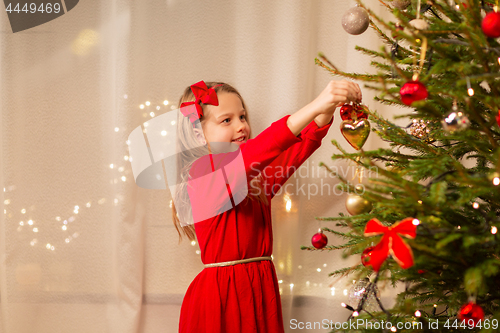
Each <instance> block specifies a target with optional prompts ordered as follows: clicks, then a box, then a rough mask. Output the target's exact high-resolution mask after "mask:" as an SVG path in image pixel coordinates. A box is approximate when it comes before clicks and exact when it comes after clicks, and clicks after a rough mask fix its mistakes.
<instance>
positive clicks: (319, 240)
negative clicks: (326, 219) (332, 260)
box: [311, 229, 328, 249]
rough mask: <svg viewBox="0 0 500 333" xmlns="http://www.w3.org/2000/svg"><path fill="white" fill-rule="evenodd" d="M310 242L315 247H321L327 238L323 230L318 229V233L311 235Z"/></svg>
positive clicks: (326, 241)
mask: <svg viewBox="0 0 500 333" xmlns="http://www.w3.org/2000/svg"><path fill="white" fill-rule="evenodd" d="M311 243H312V245H313V246H314V247H315V248H317V249H322V248H324V247H325V246H326V244H328V238H327V237H326V235H325V234H324V233H323V230H321V229H319V231H318V233H316V234H314V236H312V238H311Z"/></svg>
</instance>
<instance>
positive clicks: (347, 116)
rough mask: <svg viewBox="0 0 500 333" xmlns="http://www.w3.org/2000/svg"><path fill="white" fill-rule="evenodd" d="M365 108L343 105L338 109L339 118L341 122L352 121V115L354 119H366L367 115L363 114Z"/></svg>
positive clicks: (355, 105)
mask: <svg viewBox="0 0 500 333" xmlns="http://www.w3.org/2000/svg"><path fill="white" fill-rule="evenodd" d="M364 108H365V107H364V106H363V105H361V104H354V105H351V104H344V105H342V107H341V108H340V118H342V120H352V118H353V115H354V113H355V114H356V117H357V118H358V120H359V119H368V115H367V114H366V113H364V112H363V109H364Z"/></svg>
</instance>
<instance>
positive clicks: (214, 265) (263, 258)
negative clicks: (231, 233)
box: [205, 257, 273, 267]
mask: <svg viewBox="0 0 500 333" xmlns="http://www.w3.org/2000/svg"><path fill="white" fill-rule="evenodd" d="M261 260H273V258H272V257H255V258H248V259H241V260H233V261H224V262H215V263H213V264H206V265H205V267H218V266H229V265H236V264H243V263H246V262H252V261H261Z"/></svg>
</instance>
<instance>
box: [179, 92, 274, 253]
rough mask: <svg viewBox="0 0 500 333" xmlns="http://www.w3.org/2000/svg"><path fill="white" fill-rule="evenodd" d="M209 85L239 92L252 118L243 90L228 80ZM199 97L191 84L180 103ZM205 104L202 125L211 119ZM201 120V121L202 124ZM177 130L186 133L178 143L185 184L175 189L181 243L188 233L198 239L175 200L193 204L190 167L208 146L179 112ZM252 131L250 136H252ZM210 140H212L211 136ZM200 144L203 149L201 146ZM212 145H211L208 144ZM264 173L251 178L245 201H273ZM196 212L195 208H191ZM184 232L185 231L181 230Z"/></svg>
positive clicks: (204, 152)
mask: <svg viewBox="0 0 500 333" xmlns="http://www.w3.org/2000/svg"><path fill="white" fill-rule="evenodd" d="M205 83H206V85H207V87H208V88H212V87H214V86H216V87H214V90H215V92H216V93H217V95H219V93H223V92H224V93H232V94H236V95H237V96H238V97H239V98H240V100H241V104H242V105H243V108H244V109H245V110H246V121H247V122H249V117H248V109H247V107H246V105H245V102H244V101H243V98H242V97H241V95H240V93H239V92H238V91H237V90H236V89H235V88H234V87H232V86H231V85H229V84H227V83H224V82H205ZM195 100H196V97H195V96H194V94H193V92H192V91H191V86H189V87H187V88H186V89H185V90H184V93H183V94H182V96H181V98H180V99H179V104H178V107H180V105H181V104H182V103H185V102H192V101H195ZM201 106H202V108H203V116H202V117H201V118H200V121H199V122H198V121H197V122H196V127H198V128H200V127H201V126H203V122H204V121H205V120H206V119H207V117H208V115H209V113H208V108H207V107H206V105H204V104H201ZM200 123H201V124H200ZM177 132H178V133H182V135H179V136H178V140H177V145H178V147H177V148H178V150H177V151H178V152H179V160H178V163H177V166H178V168H179V169H178V170H180V172H179V173H178V174H179V177H180V179H178V182H177V184H181V185H180V186H178V187H177V190H176V193H174V198H175V200H173V201H172V220H173V223H174V226H175V228H176V229H177V232H178V233H179V244H180V242H181V241H182V234H184V235H185V236H187V238H188V239H189V240H195V239H196V233H195V228H194V224H190V225H187V226H182V225H181V222H180V220H179V216H178V212H177V209H176V207H175V205H174V202H178V203H185V204H186V205H183V206H184V207H190V205H189V196H188V192H187V180H188V177H189V169H190V168H191V165H192V163H193V162H194V161H195V160H196V159H198V158H200V157H202V156H204V155H206V152H207V151H206V148H199V146H200V143H199V142H198V141H197V139H196V136H195V133H194V130H193V125H192V124H191V121H190V120H189V119H188V117H185V116H183V115H182V114H181V113H180V112H179V117H178V121H177ZM250 136H251V135H250V133H249V139H250ZM207 144H208V140H207ZM197 147H198V148H199V149H197ZM208 147H209V149H210V146H208ZM262 181H263V178H262V174H259V175H258V176H257V177H254V178H253V179H252V180H251V181H250V189H249V191H248V195H247V197H246V198H245V204H247V201H246V200H247V198H249V199H250V200H252V201H253V200H258V201H260V202H262V203H264V204H265V205H267V206H268V205H269V201H268V199H267V196H266V193H265V191H264V189H263V185H262ZM189 213H190V214H192V213H191V212H189ZM181 232H182V233H181Z"/></svg>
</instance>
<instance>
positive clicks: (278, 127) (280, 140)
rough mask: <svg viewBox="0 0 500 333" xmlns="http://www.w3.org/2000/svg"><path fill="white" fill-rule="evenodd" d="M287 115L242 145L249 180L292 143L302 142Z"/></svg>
mask: <svg viewBox="0 0 500 333" xmlns="http://www.w3.org/2000/svg"><path fill="white" fill-rule="evenodd" d="M289 117H290V115H287V116H285V117H283V118H281V119H279V120H277V121H275V122H273V123H272V124H271V126H269V127H268V128H266V129H265V130H264V131H262V133H260V134H259V135H257V136H256V137H255V138H253V139H249V140H248V141H247V142H245V143H244V144H242V145H241V146H240V149H241V153H242V156H243V161H244V164H245V171H246V174H247V181H250V180H251V179H252V178H254V177H256V176H258V175H259V174H260V173H261V172H262V171H263V170H264V169H265V168H266V167H267V166H269V164H271V162H273V161H274V160H275V159H276V158H277V157H278V156H280V154H282V153H283V152H285V151H286V150H287V149H288V148H290V147H291V146H292V145H294V144H296V143H298V142H301V141H302V138H300V135H299V136H295V135H294V134H293V133H292V131H290V129H289V128H288V125H287V120H288V118H289Z"/></svg>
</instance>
